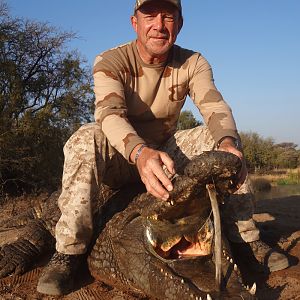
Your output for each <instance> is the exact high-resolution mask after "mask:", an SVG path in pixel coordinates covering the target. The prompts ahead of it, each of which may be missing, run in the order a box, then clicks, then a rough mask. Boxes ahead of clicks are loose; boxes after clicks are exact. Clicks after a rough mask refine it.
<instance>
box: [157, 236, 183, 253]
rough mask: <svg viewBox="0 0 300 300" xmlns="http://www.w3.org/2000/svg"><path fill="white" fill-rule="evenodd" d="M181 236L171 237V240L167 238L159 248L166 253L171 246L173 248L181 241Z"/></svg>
mask: <svg viewBox="0 0 300 300" xmlns="http://www.w3.org/2000/svg"><path fill="white" fill-rule="evenodd" d="M181 238H182V237H181V236H179V235H178V236H173V237H171V238H169V239H168V240H167V241H165V242H163V243H162V244H161V246H160V248H161V249H162V250H163V251H164V252H167V251H169V250H170V249H171V248H172V247H173V246H175V245H176V244H178V243H179V242H180V240H181Z"/></svg>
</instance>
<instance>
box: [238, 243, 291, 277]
mask: <svg viewBox="0 0 300 300" xmlns="http://www.w3.org/2000/svg"><path fill="white" fill-rule="evenodd" d="M234 244H235V245H234V248H235V251H236V252H237V254H238V256H240V257H241V258H242V259H243V260H244V262H247V265H249V267H250V268H251V269H253V271H258V272H266V271H267V272H275V271H279V270H283V269H286V268H287V267H288V266H289V260H288V258H287V257H286V256H285V255H284V254H283V253H280V252H278V251H276V250H274V249H272V248H271V247H269V246H268V245H267V244H265V243H264V242H262V241H261V240H258V241H254V242H250V243H234Z"/></svg>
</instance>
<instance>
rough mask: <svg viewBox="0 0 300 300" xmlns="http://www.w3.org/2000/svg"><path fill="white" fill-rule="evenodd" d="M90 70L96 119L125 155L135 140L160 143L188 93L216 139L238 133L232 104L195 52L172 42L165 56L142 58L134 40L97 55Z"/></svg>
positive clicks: (173, 128)
mask: <svg viewBox="0 0 300 300" xmlns="http://www.w3.org/2000/svg"><path fill="white" fill-rule="evenodd" d="M93 73H94V91H95V95H96V101H95V106H96V108H95V120H96V122H99V123H100V124H101V126H102V130H103V132H104V134H105V135H106V136H107V138H108V140H109V141H110V143H111V144H112V146H113V147H115V148H116V149H117V150H118V151H119V152H120V153H121V154H122V155H123V156H124V157H125V158H126V159H127V160H128V161H129V156H130V153H131V151H132V150H133V148H134V147H135V146H136V145H137V144H139V143H148V144H153V145H160V144H162V143H163V142H164V141H166V140H167V139H168V138H169V137H171V136H172V135H173V134H174V132H175V131H176V125H177V121H178V117H179V114H180V110H181V108H182V106H183V105H184V102H185V100H186V97H187V95H189V96H190V97H191V99H192V100H193V102H194V103H195V105H196V106H197V107H198V109H199V111H200V113H201V115H202V116H203V119H204V122H205V123H206V125H207V126H208V128H209V130H210V132H211V134H212V136H213V138H214V140H215V141H216V142H218V141H219V140H220V139H221V138H222V137H224V136H232V137H235V138H237V137H238V135H237V129H236V125H235V122H234V119H233V116H232V112H231V109H230V107H229V106H228V105H227V103H226V102H225V101H224V100H223V97H222V95H221V94H220V92H219V91H218V90H217V89H216V87H215V85H214V80H213V75H212V69H211V66H210V65H209V64H208V62H207V61H206V59H205V58H204V57H203V56H202V55H201V54H200V53H197V52H194V51H191V50H187V49H183V48H181V47H179V46H177V45H174V46H173V48H172V50H171V53H170V55H169V58H168V61H167V62H165V63H163V64H145V63H144V62H143V61H142V59H141V58H140V56H139V54H138V51H137V47H136V41H133V42H130V43H128V44H125V45H122V46H119V47H117V48H114V49H111V50H108V51H105V52H104V53H102V54H100V55H98V56H97V57H96V60H95V64H94V70H93Z"/></svg>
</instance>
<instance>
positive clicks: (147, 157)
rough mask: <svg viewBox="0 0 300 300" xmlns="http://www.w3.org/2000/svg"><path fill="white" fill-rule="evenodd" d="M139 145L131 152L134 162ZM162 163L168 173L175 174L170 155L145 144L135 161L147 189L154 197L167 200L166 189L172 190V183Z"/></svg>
mask: <svg viewBox="0 0 300 300" xmlns="http://www.w3.org/2000/svg"><path fill="white" fill-rule="evenodd" d="M140 146H141V145H140V144H139V145H137V146H136V147H135V148H134V149H133V151H132V152H131V154H130V159H131V161H133V162H134V160H135V155H136V153H137V150H138V149H139V148H140ZM163 165H165V166H166V168H167V170H168V171H169V173H170V174H172V175H174V174H175V169H174V162H173V160H172V159H171V158H170V156H169V155H168V154H167V153H165V152H162V151H158V150H154V149H152V148H150V147H147V146H146V147H144V148H143V149H142V151H141V153H140V155H139V157H138V159H137V161H136V166H137V169H138V171H139V173H140V176H141V179H142V181H143V183H144V184H145V186H146V189H147V191H148V192H149V193H150V194H152V195H153V196H154V197H157V198H161V199H163V200H167V199H168V198H169V193H168V191H169V192H170V191H172V190H173V185H172V183H171V181H170V179H169V178H168V177H167V175H166V174H165V172H164V170H163Z"/></svg>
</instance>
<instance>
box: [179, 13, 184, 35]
mask: <svg viewBox="0 0 300 300" xmlns="http://www.w3.org/2000/svg"><path fill="white" fill-rule="evenodd" d="M182 26H183V17H182V16H180V17H179V22H178V33H179V32H180V30H181V28H182Z"/></svg>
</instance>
